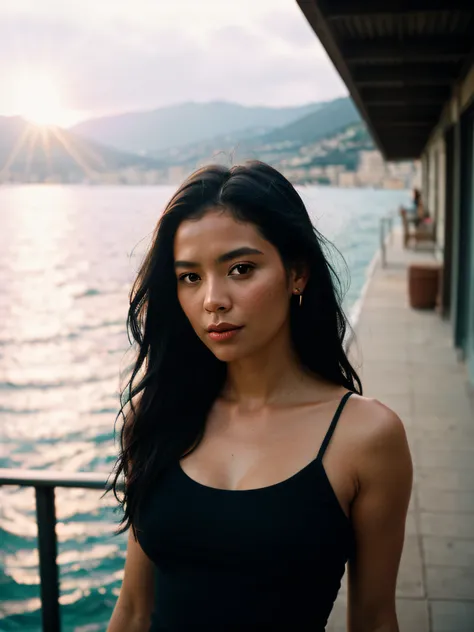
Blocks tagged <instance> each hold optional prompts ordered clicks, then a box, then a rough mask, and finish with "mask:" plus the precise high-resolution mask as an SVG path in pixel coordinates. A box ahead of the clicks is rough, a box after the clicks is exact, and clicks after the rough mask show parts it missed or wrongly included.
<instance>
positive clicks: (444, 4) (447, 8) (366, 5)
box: [313, 0, 472, 21]
mask: <svg viewBox="0 0 474 632" xmlns="http://www.w3.org/2000/svg"><path fill="white" fill-rule="evenodd" d="M313 2H314V3H315V4H317V5H319V8H320V10H321V12H322V13H323V15H324V17H325V18H326V19H327V20H329V21H334V20H345V19H347V18H354V17H363V16H368V15H387V14H388V13H390V14H393V15H395V16H396V17H398V16H400V15H401V14H404V15H410V14H413V13H433V12H440V11H442V12H452V11H463V12H466V13H471V14H472V9H470V8H469V3H468V2H467V0H466V1H465V2H463V0H453V2H449V1H446V0H384V2H380V0H358V2H354V0H313Z"/></svg>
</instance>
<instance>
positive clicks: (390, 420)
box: [347, 394, 406, 446]
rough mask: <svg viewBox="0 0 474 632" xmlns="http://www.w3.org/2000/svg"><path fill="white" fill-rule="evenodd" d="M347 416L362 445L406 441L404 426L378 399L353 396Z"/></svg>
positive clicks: (394, 413) (393, 412) (395, 414)
mask: <svg viewBox="0 0 474 632" xmlns="http://www.w3.org/2000/svg"><path fill="white" fill-rule="evenodd" d="M347 415H348V417H349V419H350V420H351V421H350V424H351V427H352V428H353V429H354V431H355V432H357V433H358V434H359V435H360V440H361V442H362V443H363V444H367V445H369V446H370V445H373V444H374V443H375V444H376V443H379V442H381V443H382V444H383V445H386V443H387V441H388V442H389V443H392V442H397V441H400V439H405V440H406V432H405V426H404V425H403V421H402V420H401V419H400V417H399V416H398V415H397V413H396V412H395V411H394V410H392V409H391V408H389V407H388V406H386V405H385V404H383V403H382V402H380V401H379V400H378V399H373V398H369V397H363V396H362V395H356V394H353V395H352V396H351V398H350V406H349V407H348V411H347Z"/></svg>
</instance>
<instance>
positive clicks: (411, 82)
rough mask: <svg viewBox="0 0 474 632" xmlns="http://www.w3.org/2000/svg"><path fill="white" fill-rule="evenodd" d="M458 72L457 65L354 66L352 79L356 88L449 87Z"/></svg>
mask: <svg viewBox="0 0 474 632" xmlns="http://www.w3.org/2000/svg"><path fill="white" fill-rule="evenodd" d="M459 70H460V68H459V65H458V64H449V65H448V64H436V65H434V66H433V67H426V66H423V65H422V66H415V65H398V66H356V67H355V68H354V70H353V72H352V77H353V79H354V82H355V84H356V85H357V87H362V86H384V87H403V86H450V85H451V84H452V83H454V81H455V80H456V78H457V76H458V73H459Z"/></svg>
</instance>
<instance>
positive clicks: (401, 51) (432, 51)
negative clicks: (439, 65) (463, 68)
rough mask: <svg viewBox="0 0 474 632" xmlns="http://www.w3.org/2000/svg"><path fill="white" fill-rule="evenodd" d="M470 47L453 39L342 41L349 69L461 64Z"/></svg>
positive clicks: (450, 37) (464, 41)
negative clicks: (380, 65) (374, 64)
mask: <svg viewBox="0 0 474 632" xmlns="http://www.w3.org/2000/svg"><path fill="white" fill-rule="evenodd" d="M471 47H472V41H470V40H466V39H464V38H459V37H452V36H447V37H446V36H445V37H439V38H433V37H430V38H426V37H425V38H423V37H421V38H410V39H403V40H402V39H383V38H378V39H375V40H365V41H347V42H346V43H344V42H342V43H341V52H342V55H343V56H344V58H345V60H346V62H347V63H348V64H351V65H352V66H355V65H356V64H365V63H367V62H369V63H372V62H379V63H386V64H391V63H406V64H413V63H433V62H443V61H448V62H449V61H460V60H462V59H463V58H464V57H466V56H467V55H468V54H469V52H470V50H471Z"/></svg>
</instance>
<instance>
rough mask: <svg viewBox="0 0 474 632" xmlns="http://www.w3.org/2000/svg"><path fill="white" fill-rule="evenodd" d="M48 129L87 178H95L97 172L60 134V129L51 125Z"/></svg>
mask: <svg viewBox="0 0 474 632" xmlns="http://www.w3.org/2000/svg"><path fill="white" fill-rule="evenodd" d="M50 131H51V133H52V134H53V135H54V136H56V138H57V139H58V141H59V142H60V143H61V144H62V145H63V147H64V149H65V150H66V151H67V152H68V153H69V155H70V156H71V158H73V160H75V161H76V163H77V164H78V165H79V166H80V167H81V169H82V170H83V171H84V173H85V174H86V175H87V176H89V178H91V179H95V178H96V176H97V172H96V171H95V170H94V169H93V168H92V167H90V166H89V165H88V164H87V162H86V161H85V160H84V159H83V157H82V156H81V155H80V154H79V153H78V152H77V151H76V149H75V148H74V147H73V146H71V143H70V142H69V140H68V139H67V137H66V136H64V135H63V134H61V130H60V129H59V128H57V127H51V128H50Z"/></svg>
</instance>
